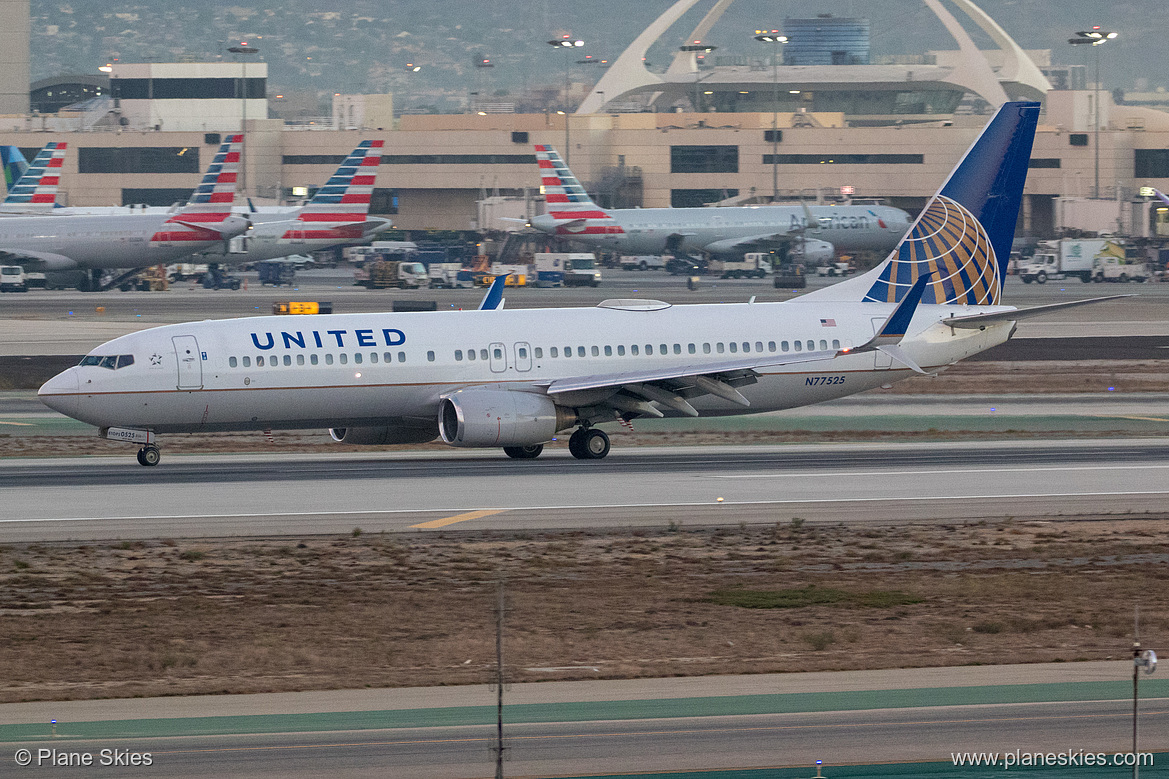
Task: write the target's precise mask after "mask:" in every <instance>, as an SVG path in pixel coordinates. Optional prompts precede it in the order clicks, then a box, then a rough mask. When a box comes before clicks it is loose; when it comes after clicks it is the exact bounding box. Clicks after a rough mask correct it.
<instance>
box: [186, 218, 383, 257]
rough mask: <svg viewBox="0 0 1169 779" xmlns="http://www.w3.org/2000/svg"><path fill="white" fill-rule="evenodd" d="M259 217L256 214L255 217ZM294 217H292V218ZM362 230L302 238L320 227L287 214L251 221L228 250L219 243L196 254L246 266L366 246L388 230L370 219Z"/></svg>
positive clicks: (381, 220)
mask: <svg viewBox="0 0 1169 779" xmlns="http://www.w3.org/2000/svg"><path fill="white" fill-rule="evenodd" d="M256 216H260V215H256ZM292 216H293V217H295V214H293V215H292ZM365 226H366V229H365V230H364V231H363V232H361V233H360V234H358V235H356V236H343V235H340V234H338V235H336V236H334V237H329V238H315V237H308V236H306V235H305V232H306V229H307V230H314V231H316V232H320V231H321V228H319V227H314V226H313V224H312V223H307V222H302V221H300V220H298V219H295V218H289V216H288V215H284V216H272V217H262V216H261V217H260V218H259V219H256V218H253V225H252V229H251V230H249V231H248V233H247V235H243V236H239V237H238V238H235V239H233V240H232V242H231V248H230V250H229V251H227V252H224V251H223V243H222V242H220V243H218V244H215V245H212V246H209V247H207V248H205V249H204V250H203V251H202V252H200V253H201V254H202V255H203V257H204V258H205V259H206V260H208V261H210V262H227V263H248V262H259V261H261V260H273V259H276V258H279V257H288V256H290V255H293V254H307V253H309V252H317V251H321V250H323V249H328V248H330V247H332V246H337V245H339V244H345V245H352V244H363V243H369V242H370V241H372V240H373V239H374V238H376V237H377V236H378V235H379V234H381V233H383V232H385V231H386V230H389V229H390V227H392V223H391V222H390V220H388V219H373V220H369V221H367V222H366V223H365Z"/></svg>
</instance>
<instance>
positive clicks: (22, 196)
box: [0, 141, 68, 213]
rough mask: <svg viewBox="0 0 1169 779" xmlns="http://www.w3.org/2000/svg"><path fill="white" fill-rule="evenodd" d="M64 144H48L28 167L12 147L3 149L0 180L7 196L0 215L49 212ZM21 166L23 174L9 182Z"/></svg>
mask: <svg viewBox="0 0 1169 779" xmlns="http://www.w3.org/2000/svg"><path fill="white" fill-rule="evenodd" d="M67 146H68V144H66V143H64V142H59V141H50V142H49V143H47V144H45V147H44V148H43V149H41V150H40V151H39V152H37V156H36V157H34V158H33V161H32V164H28V163H25V162H24V155H23V154H21V153H20V149H18V148H16V147H15V146H6V147H4V154H3V157H4V180H5V182H6V183H7V184H8V196H7V197H6V198H4V203H3V205H2V206H0V210H3V211H19V212H22V213H27V212H33V211H44V212H46V213H47V212H49V211H52V209H53V208H54V207H55V206H56V203H57V187H58V185H59V183H60V181H61V165H62V164H63V162H64V159H65V149H66V147H67ZM22 164H23V166H24V170H23V171H22V172H21V175H19V176H18V177H17V178H16V179H15V183H13V179H10V176H12V175H14V174H15V173H16V171H17V170H20V168H21V165H22Z"/></svg>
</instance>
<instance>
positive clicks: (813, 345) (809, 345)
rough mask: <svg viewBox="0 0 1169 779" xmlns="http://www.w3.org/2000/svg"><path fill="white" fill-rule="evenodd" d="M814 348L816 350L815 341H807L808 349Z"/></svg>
mask: <svg viewBox="0 0 1169 779" xmlns="http://www.w3.org/2000/svg"><path fill="white" fill-rule="evenodd" d="M815 350H816V342H815V341H808V351H809V352H812V351H815Z"/></svg>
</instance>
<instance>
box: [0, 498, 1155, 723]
mask: <svg viewBox="0 0 1169 779" xmlns="http://www.w3.org/2000/svg"><path fill="white" fill-rule="evenodd" d="M1165 519H1166V517H1164V516H1156V517H1148V516H1142V517H1139V518H1117V517H1111V518H1109V517H1100V518H1095V519H1094V520H1093V519H1091V518H1089V519H1087V520H1085V519H1083V518H1081V519H1080V520H1079V521H1072V520H1058V519H1053V520H1052V521H1027V522H1013V521H1003V522H1001V523H986V522H980V523H977V524H951V525H939V524H911V525H903V526H894V527H883V528H867V527H866V528H864V529H859V530H858V529H856V528H845V527H843V526H813V525H811V524H805V523H803V522H802V520H800V519H799V518H798V517H791V516H787V515H785V514H783V513H782V512H779V513H777V515H776V522H775V524H774V526H765V527H760V526H749V527H748V526H731V527H724V528H720V529H699V528H688V527H685V526H676V525H671V526H669V527H662V528H653V529H644V530H635V531H624V532H614V533H581V532H574V533H540V534H515V533H511V534H504V533H494V534H484V533H465V532H463V533H455V532H441V533H437V534H431V535H425V536H422V535H406V536H402V535H389V536H381V535H377V536H371V535H369V534H363V533H361V532H360V531H359V530H358V529H355V530H354V532H353V533H352V534H349V535H346V536H343V537H321V536H313V537H306V538H303V539H295V538H293V539H252V540H247V539H245V540H238V539H232V540H223V541H198V542H196V541H185V540H183V541H175V540H167V539H163V540H159V541H152V542H119V543H109V544H85V545H80V544H41V545H35V544H34V545H10V546H6V547H2V548H0V591H2V592H4V593H5V597H4V602H3V608H0V658H3V665H4V670H5V673H4V679H3V681H0V702H10V701H21V700H34V699H76V698H94V697H123V696H153V695H167V694H195V693H242V692H267V691H291V690H308V689H335V688H355V687H363V686H374V687H377V686H397V685H410V686H414V685H438V684H464V683H481V682H486V681H487V680H488V679H489V670H490V668H491V664H492V662H493V660H494V641H495V638H494V613H493V608H494V603H495V588H496V582H497V580H498V578H499V577H500V576H502V577H503V578H504V580H505V582H506V585H505V586H506V592H507V604H508V607H507V614H506V620H505V622H506V633H505V653H506V658H507V664H508V669H509V677H510V678H511V679H512V680H515V681H531V680H540V679H572V678H602V677H604V678H633V677H645V676H672V675H697V674H710V673H751V672H780V671H810V670H835V669H862V668H890V667H911V666H914V667H920V666H940V665H964V664H971V663H1002V662H1010V663H1018V662H1053V661H1075V660H1087V659H1104V658H1109V657H1124V656H1126V653H1127V651H1128V647H1129V646H1130V642H1131V631H1132V613H1131V604H1132V603H1133V602H1135V601H1136V600H1139V601H1140V602H1141V630H1142V635H1143V637H1144V638H1145V640H1146V642H1147V643H1149V644H1150V645H1156V646H1160V645H1163V644H1164V643H1165V640H1164V638H1162V636H1164V634H1165V632H1166V630H1167V629H1169V603H1167V602H1166V598H1165V596H1164V593H1165V592H1166V583H1167V581H1169V565H1166V562H1167V561H1169V552H1167V551H1166V550H1167V549H1169V525H1166V522H1165Z"/></svg>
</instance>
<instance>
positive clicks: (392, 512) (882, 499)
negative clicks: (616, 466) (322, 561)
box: [0, 489, 1169, 525]
mask: <svg viewBox="0 0 1169 779" xmlns="http://www.w3.org/2000/svg"><path fill="white" fill-rule="evenodd" d="M1140 495H1149V496H1152V495H1169V489H1165V490H1123V491H1112V492H1034V493H999V494H992V495H923V496H909V497H907V496H897V495H889V496H879V497H867V498H791V499H786V500H727V501H724V502H722V503H718V502H716V501H714V500H695V501H683V502H676V503H595V504H579V505H560V506H506V507H503V508H498V509H484V510H486V511H491V512H493V513H497V514H498V513H503V512H505V511H570V510H596V509H646V508H688V507H702V506H712V507H714V506H787V505H802V504H820V503H891V502H900V503H920V502H923V501H955V500H1004V499H1008V498H1010V499H1017V498H1119V497H1134V496H1140ZM448 511H465V509H458V508H446V509H425V508H415V509H357V510H348V509H344V508H337V507H330V508H327V509H321V510H320V511H273V512H265V513H259V512H256V513H249V514H144V515H139V516H118V517H40V518H28V519H0V525H3V524H27V523H29V522H122V521H148V520H177V519H275V518H288V517H320V516H322V515H325V514H345V515H346V516H363V517H364V516H376V515H379V514H380V515H385V516H398V515H406V514H442V513H446V512H448Z"/></svg>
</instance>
